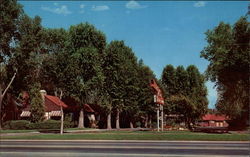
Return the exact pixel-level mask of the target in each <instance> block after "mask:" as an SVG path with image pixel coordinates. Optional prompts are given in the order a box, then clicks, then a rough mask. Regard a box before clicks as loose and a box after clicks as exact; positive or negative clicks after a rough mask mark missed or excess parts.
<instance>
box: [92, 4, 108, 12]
mask: <svg viewBox="0 0 250 157" xmlns="http://www.w3.org/2000/svg"><path fill="white" fill-rule="evenodd" d="M92 10H93V11H105V10H109V6H107V5H98V6H95V5H93V6H92Z"/></svg>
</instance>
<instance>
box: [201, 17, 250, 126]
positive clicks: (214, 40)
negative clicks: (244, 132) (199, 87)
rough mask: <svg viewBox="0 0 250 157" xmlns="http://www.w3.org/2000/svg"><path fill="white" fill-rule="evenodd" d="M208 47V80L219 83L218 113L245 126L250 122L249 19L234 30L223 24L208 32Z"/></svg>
mask: <svg viewBox="0 0 250 157" xmlns="http://www.w3.org/2000/svg"><path fill="white" fill-rule="evenodd" d="M206 36H207V37H206V40H207V42H208V45H207V46H206V47H205V48H204V49H203V51H202V52H201V57H203V58H205V59H207V60H208V61H209V62H210V64H209V65H208V68H207V71H206V76H207V78H208V79H210V80H211V81H213V82H215V83H216V86H217V91H218V93H219V98H218V101H217V104H216V107H217V109H218V110H219V111H220V112H221V113H224V114H226V115H229V116H230V117H231V118H233V119H238V120H240V121H241V122H242V123H238V124H241V125H245V124H246V121H247V119H248V118H249V91H250V90H249V77H250V72H249V65H250V60H249V50H250V48H249V41H250V38H249V36H250V28H249V22H248V20H247V17H241V18H240V19H239V20H238V21H237V22H236V23H235V24H234V25H233V26H231V25H229V24H225V23H223V22H221V23H220V24H219V25H218V26H217V27H215V28H214V29H213V30H208V31H207V32H206Z"/></svg>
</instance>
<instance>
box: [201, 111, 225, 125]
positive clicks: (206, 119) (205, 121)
mask: <svg viewBox="0 0 250 157" xmlns="http://www.w3.org/2000/svg"><path fill="white" fill-rule="evenodd" d="M227 120H229V119H228V117H227V116H225V115H216V114H206V115H204V116H203V117H202V119H201V120H200V121H199V125H200V126H203V127H228V123H227V122H226V121H227Z"/></svg>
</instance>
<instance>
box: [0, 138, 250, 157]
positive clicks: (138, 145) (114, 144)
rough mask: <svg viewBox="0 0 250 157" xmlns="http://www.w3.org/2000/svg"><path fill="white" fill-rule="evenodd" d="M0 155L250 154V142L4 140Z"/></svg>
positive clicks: (14, 156)
mask: <svg viewBox="0 0 250 157" xmlns="http://www.w3.org/2000/svg"><path fill="white" fill-rule="evenodd" d="M0 156H1V157H5V156H10V157H17V156H18V157H19V156H25V157H27V156H30V157H31V156H32V157H48V156H55V157H56V156H58V157H59V156H60V157H61V156H74V157H76V156H97V157H98V156H107V157H114V156H117V157H118V156H119V157H120V156H122V157H124V156H126V157H131V156H134V157H138V156H146V157H147V156H149V157H157V156H197V157H198V156H199V157H200V156H219V157H221V156H249V142H195V141H191V142H188V141H182V142H179V141H86V140H82V141H70V140H64V141H54V140H50V141H45V140H43V141H37V140H36V141H35V140H32V141H28V140H13V141H10V140H1V142H0Z"/></svg>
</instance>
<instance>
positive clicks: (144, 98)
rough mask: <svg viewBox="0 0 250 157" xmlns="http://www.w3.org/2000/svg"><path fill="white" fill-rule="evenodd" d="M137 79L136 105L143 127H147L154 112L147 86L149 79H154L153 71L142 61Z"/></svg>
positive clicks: (151, 97)
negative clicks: (142, 119)
mask: <svg viewBox="0 0 250 157" xmlns="http://www.w3.org/2000/svg"><path fill="white" fill-rule="evenodd" d="M138 66H139V67H138V78H139V91H138V93H137V97H138V105H139V107H140V112H141V114H142V116H143V117H144V118H145V119H144V127H149V126H150V125H151V124H149V122H150V118H151V117H152V114H153V113H154V112H155V104H154V102H153V101H154V100H153V94H154V93H153V91H152V89H151V87H150V86H149V82H150V80H151V79H156V78H155V75H154V73H153V71H152V70H151V69H150V68H149V67H148V66H146V65H145V64H144V63H143V61H142V60H139V63H138Z"/></svg>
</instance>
